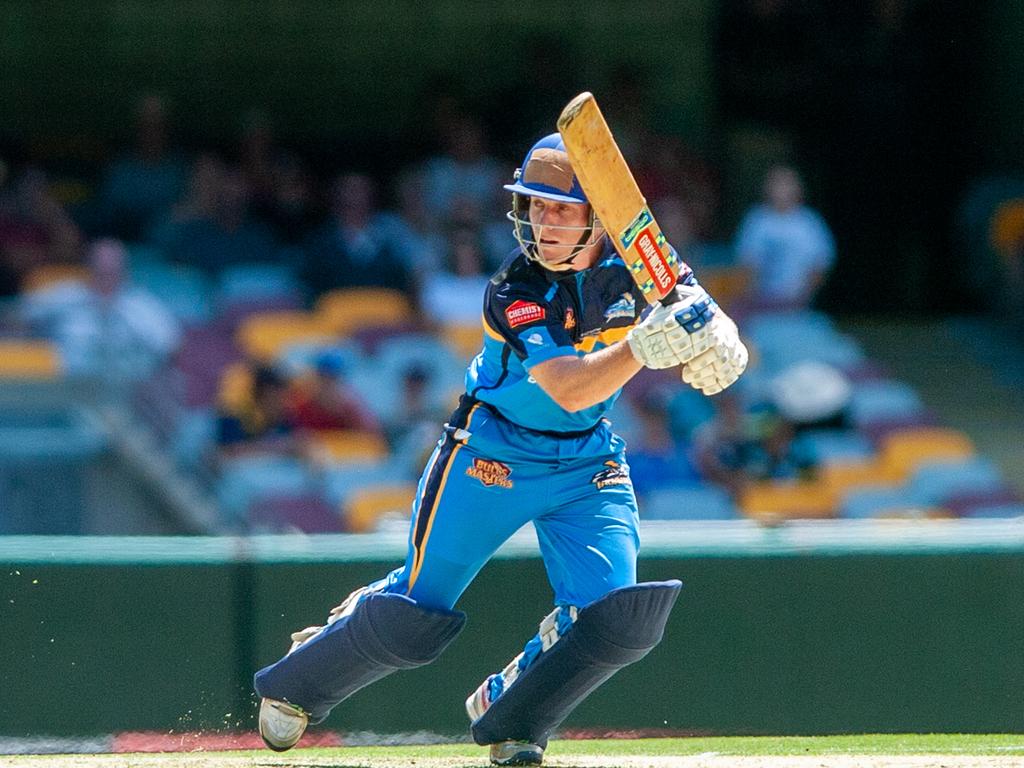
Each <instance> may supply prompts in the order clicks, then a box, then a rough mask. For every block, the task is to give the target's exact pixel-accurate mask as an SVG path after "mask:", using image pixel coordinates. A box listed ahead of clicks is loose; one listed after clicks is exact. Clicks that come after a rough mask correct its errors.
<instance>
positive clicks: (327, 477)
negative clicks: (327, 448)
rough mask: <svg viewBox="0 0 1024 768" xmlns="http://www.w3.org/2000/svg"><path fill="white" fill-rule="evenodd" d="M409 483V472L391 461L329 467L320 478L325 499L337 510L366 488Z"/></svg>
mask: <svg viewBox="0 0 1024 768" xmlns="http://www.w3.org/2000/svg"><path fill="white" fill-rule="evenodd" d="M407 482H409V477H408V472H407V471H406V470H405V469H404V468H403V467H401V466H399V465H397V464H395V463H394V462H391V461H389V462H382V463H378V464H339V465H336V466H328V467H327V468H326V469H324V471H323V473H322V477H321V478H320V485H321V491H322V493H323V496H324V498H326V499H327V502H328V503H329V504H331V505H333V506H334V507H335V508H336V509H344V508H345V505H346V504H348V501H349V499H350V498H352V496H353V495H354V494H355V493H357V492H359V491H361V490H362V489H364V488H372V487H374V486H382V485H401V484H403V483H407Z"/></svg>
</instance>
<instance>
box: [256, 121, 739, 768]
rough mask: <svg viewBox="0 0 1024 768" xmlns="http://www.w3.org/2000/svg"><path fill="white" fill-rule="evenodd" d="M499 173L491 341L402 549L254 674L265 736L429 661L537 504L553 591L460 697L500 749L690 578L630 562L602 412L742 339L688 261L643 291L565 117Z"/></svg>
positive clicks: (285, 738) (521, 744)
mask: <svg viewBox="0 0 1024 768" xmlns="http://www.w3.org/2000/svg"><path fill="white" fill-rule="evenodd" d="M505 189H507V190H509V191H510V192H511V193H512V210H511V211H510V212H509V214H508V216H509V218H510V219H511V221H512V222H513V225H514V229H515V236H516V239H517V241H518V243H519V247H518V248H517V249H516V251H515V252H513V253H512V254H511V255H510V256H509V257H508V258H507V259H506V261H505V262H504V264H503V265H502V267H501V268H500V270H499V271H498V272H497V274H495V275H494V276H493V277H492V278H491V280H490V284H489V285H488V287H487V290H486V292H485V295H484V302H483V305H484V306H483V330H484V343H483V350H482V351H481V352H480V353H479V354H478V355H477V356H476V358H475V359H473V361H472V362H471V363H470V365H469V369H468V370H467V372H466V392H465V394H464V395H463V396H462V398H461V401H460V403H459V406H458V408H456V410H455V412H454V413H453V414H452V416H451V419H450V420H449V422H448V423H447V424H446V425H445V426H444V432H443V434H442V436H441V439H440V440H439V442H438V444H437V447H436V448H435V450H434V452H433V454H432V455H431V457H430V459H429V461H428V462H427V466H426V468H425V469H424V471H423V475H422V477H421V478H420V481H419V486H418V489H417V494H416V499H415V501H414V502H413V508H412V522H411V525H410V530H409V547H408V554H407V556H406V560H405V564H404V565H403V566H402V567H400V568H398V569H396V570H394V571H392V572H391V573H390V574H388V575H387V576H386V577H384V578H383V579H381V580H380V581H377V582H374V583H372V584H370V585H368V586H366V587H362V588H360V589H357V590H356V591H355V592H353V593H352V594H351V595H349V596H348V597H347V598H346V599H345V601H344V602H343V603H342V604H341V605H339V606H338V607H337V608H335V609H334V610H333V611H331V614H330V618H329V619H328V621H327V624H325V625H324V626H319V627H310V628H308V629H305V630H303V631H301V632H296V633H295V634H293V635H292V641H293V642H292V646H291V650H290V651H289V652H288V654H287V655H285V656H284V657H283V658H282V659H281V660H280V661H278V662H276V663H274V664H271V665H270V666H268V667H265V668H264V669H262V670H260V671H259V672H257V673H256V676H255V688H256V691H257V693H258V694H259V695H260V696H261V697H262V703H261V706H260V715H259V730H260V734H261V735H262V737H263V740H264V741H265V742H266V744H267V746H269V747H270V748H271V749H274V750H278V751H283V750H286V749H289V748H291V747H292V746H294V745H295V744H296V742H298V740H299V738H300V737H301V736H302V734H303V732H304V731H305V729H306V726H307V725H308V724H309V723H318V722H320V721H322V720H323V719H324V718H325V717H327V715H328V713H329V712H330V711H331V709H332V708H333V707H335V706H336V705H337V704H338V703H339V702H341V701H342V700H343V699H345V698H346V697H348V696H349V695H351V694H352V693H354V692H355V691H357V690H359V689H360V688H362V687H364V686H366V685H369V684H370V683H372V682H374V681H376V680H379V679H381V678H383V677H384V676H386V675H389V674H390V673H392V672H394V671H395V670H398V669H408V668H412V667H417V666H420V665H423V664H427V663H429V662H432V661H434V660H435V659H436V658H437V657H438V656H439V655H440V654H441V652H442V651H443V650H444V649H445V647H446V646H447V645H448V644H449V643H450V642H451V641H452V640H453V639H454V638H455V636H456V635H458V633H459V631H460V630H461V629H462V625H463V622H464V621H465V614H463V613H461V612H459V611H457V610H455V609H454V606H455V604H456V602H457V601H458V599H459V596H460V595H461V594H462V593H463V591H464V590H465V589H466V587H467V586H469V584H470V582H471V581H472V580H473V578H474V577H475V576H476V574H477V573H478V572H479V571H480V569H481V568H482V567H483V566H484V564H485V563H486V562H487V561H488V559H489V558H490V557H491V556H492V555H493V554H494V552H495V551H496V550H497V549H498V547H500V546H501V544H502V543H503V542H504V541H505V540H506V539H508V538H509V537H510V536H511V535H512V534H513V533H514V532H515V531H516V530H518V529H519V528H520V527H521V526H523V525H524V524H526V523H532V524H533V526H534V528H535V530H536V532H537V539H538V541H539V544H540V551H541V555H542V557H543V560H544V566H545V568H546V570H547V574H548V579H549V581H550V583H551V587H552V589H553V591H554V606H555V607H554V610H553V611H552V612H551V613H550V614H548V616H547V617H545V618H544V620H543V621H541V623H540V629H539V631H538V632H537V634H536V635H534V636H533V638H532V639H530V640H529V641H528V642H527V643H526V645H525V647H524V649H523V651H522V652H521V653H520V654H519V655H518V656H516V657H515V658H514V659H512V661H510V662H509V664H508V665H507V666H506V667H505V668H504V669H502V670H500V671H498V672H496V673H495V674H492V675H490V676H489V677H487V678H486V679H485V680H484V681H483V682H482V683H481V684H480V687H479V688H477V690H476V691H474V692H473V693H472V694H470V696H469V698H468V700H467V701H466V710H467V712H468V714H469V718H470V721H471V730H472V734H473V738H474V740H475V741H476V742H477V743H478V744H480V745H489V746H490V760H491V762H492V763H493V764H494V765H538V764H540V763H541V761H542V759H543V756H544V749H545V747H546V745H547V741H548V738H549V736H550V734H551V733H552V731H553V730H554V729H555V728H557V727H558V726H559V725H560V724H561V723H562V721H563V720H564V719H565V718H566V717H567V716H568V715H569V713H571V712H572V711H573V709H574V708H575V707H576V706H577V705H578V704H579V703H580V702H581V701H582V700H583V699H584V698H586V697H587V696H588V695H589V694H590V693H592V692H593V691H594V690H595V689H596V688H597V687H598V686H600V685H601V684H602V683H603V682H604V681H606V680H607V679H609V678H610V677H611V676H612V675H613V674H615V672H617V671H618V670H619V669H621V668H623V667H625V666H626V665H628V664H631V663H633V662H635V661H638V660H639V659H641V658H642V657H643V656H645V655H646V654H647V653H648V652H649V651H650V650H651V649H652V648H653V647H654V646H655V645H657V644H658V642H660V640H661V637H662V632H663V630H664V627H665V622H666V621H667V619H668V615H669V612H670V611H671V609H672V606H673V605H674V603H675V600H676V598H677V596H678V594H679V590H680V588H681V584H680V582H678V581H675V580H672V581H665V582H647V583H641V584H638V583H637V581H636V564H637V550H638V545H639V538H638V533H637V530H638V515H637V503H636V498H635V496H634V494H633V487H632V485H631V482H630V477H629V465H628V464H627V461H626V456H625V453H624V448H625V444H624V442H623V440H622V439H621V438H620V437H618V436H617V435H616V434H615V433H614V432H613V431H612V429H611V425H610V423H609V421H608V420H607V419H606V418H605V414H606V413H607V412H608V410H609V409H610V408H611V407H612V404H613V403H614V402H615V400H616V398H617V397H618V395H619V393H620V392H621V390H622V387H623V385H624V384H625V383H626V382H627V381H629V380H630V378H632V377H633V376H634V375H635V374H636V373H637V372H638V371H640V369H641V368H643V367H645V366H646V367H648V368H671V367H681V370H682V376H683V380H684V381H686V382H688V383H690V384H691V385H692V386H694V387H695V388H697V389H700V390H702V391H703V392H704V393H705V394H714V393H716V392H719V391H721V390H722V389H724V388H725V387H728V386H729V385H730V384H732V383H733V382H734V381H735V380H736V379H737V378H738V377H739V375H740V374H741V373H742V372H743V370H744V368H745V367H746V363H747V350H746V348H745V347H744V346H743V344H742V342H741V341H740V339H739V336H738V333H737V330H736V326H735V324H734V323H733V322H732V320H730V319H729V317H728V316H726V314H725V313H724V312H723V311H722V310H721V309H720V308H719V307H718V306H717V305H716V303H715V302H714V301H713V300H712V299H711V297H709V296H708V294H707V292H706V291H705V290H704V289H703V288H701V286H700V285H699V284H698V282H697V280H696V279H695V277H694V275H693V273H692V271H690V269H689V268H688V267H686V266H685V265H682V268H681V269H680V272H679V277H678V281H677V282H676V285H675V288H674V291H675V295H673V296H672V297H671V300H669V299H668V298H666V300H664V301H658V302H655V303H654V304H651V305H648V304H647V302H646V300H645V299H644V293H643V292H642V291H641V289H640V287H638V285H637V283H636V282H635V280H634V276H633V275H632V274H631V272H630V270H629V269H628V268H627V267H626V264H625V262H624V261H623V260H622V258H621V257H620V256H619V255H618V253H617V252H616V251H615V250H614V249H613V248H612V246H611V243H610V241H609V238H608V237H607V236H606V233H605V231H604V229H603V228H602V225H601V222H600V221H599V220H598V219H597V218H596V217H595V215H594V211H593V209H592V207H591V205H590V204H589V203H588V199H587V196H586V195H585V193H584V190H583V188H582V186H581V185H580V182H579V180H578V178H577V176H576V174H575V173H574V171H573V168H572V166H571V164H570V161H569V156H568V154H567V151H566V148H565V145H564V144H563V141H562V138H561V136H560V135H559V134H557V133H555V134H552V135H550V136H546V137H545V138H543V139H541V140H540V141H538V142H537V143H536V144H535V145H534V146H533V147H532V148H531V149H530V151H529V152H528V153H527V155H526V158H525V160H524V161H523V164H522V167H521V168H520V169H519V170H517V171H516V174H515V178H514V180H513V182H512V183H511V184H508V185H506V186H505ZM674 255H675V254H674V252H673V256H674Z"/></svg>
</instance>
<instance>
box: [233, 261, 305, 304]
mask: <svg viewBox="0 0 1024 768" xmlns="http://www.w3.org/2000/svg"><path fill="white" fill-rule="evenodd" d="M217 283H218V284H217V300H218V302H219V303H221V304H231V303H233V302H236V301H251V300H252V299H259V298H267V297H271V296H282V295H283V296H299V295H300V294H301V293H302V289H301V286H300V285H299V280H298V278H297V277H296V275H295V270H293V269H292V268H291V267H290V266H288V265H287V264H240V265H236V266H232V267H226V268H225V269H224V270H223V271H222V272H221V273H220V277H219V279H218V281H217Z"/></svg>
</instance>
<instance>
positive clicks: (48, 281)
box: [21, 264, 89, 293]
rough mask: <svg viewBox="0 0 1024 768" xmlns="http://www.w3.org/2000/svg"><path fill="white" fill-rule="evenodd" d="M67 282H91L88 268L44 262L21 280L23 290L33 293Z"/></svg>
mask: <svg viewBox="0 0 1024 768" xmlns="http://www.w3.org/2000/svg"><path fill="white" fill-rule="evenodd" d="M66 282H76V283H87V282H89V270H88V268H86V267H83V266H81V265H78V264H43V265H41V266H38V267H36V268H35V269H33V270H32V271H31V272H29V273H28V274H27V275H25V277H24V279H23V280H22V281H21V290H22V291H24V292H25V293H31V292H33V291H41V290H43V289H44V288H49V287H50V286H52V285H56V284H57V283H66Z"/></svg>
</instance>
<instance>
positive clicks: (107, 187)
mask: <svg viewBox="0 0 1024 768" xmlns="http://www.w3.org/2000/svg"><path fill="white" fill-rule="evenodd" d="M185 178H186V166H185V162H184V160H183V158H182V157H181V155H180V153H178V152H175V151H172V150H170V149H169V148H168V125H167V107H166V104H165V103H164V101H163V99H161V98H160V97H159V96H145V97H143V98H142V99H141V100H140V101H139V106H138V111H137V112H136V116H135V146H134V148H133V149H132V151H131V152H130V153H128V154H125V155H124V156H122V157H120V158H118V159H117V160H116V161H114V163H113V164H112V165H111V166H110V167H109V168H108V170H107V173H106V176H105V177H104V179H103V184H102V187H101V189H100V195H99V201H98V202H99V207H100V218H101V221H102V227H103V231H104V232H106V233H110V234H114V235H116V236H118V237H120V238H123V239H127V240H137V239H139V236H140V235H141V234H142V232H143V231H145V229H146V228H147V227H148V226H149V225H150V224H151V223H152V219H153V218H154V216H156V215H157V214H159V213H160V212H161V211H162V210H164V209H165V208H167V207H169V206H171V205H173V204H174V202H175V201H176V200H177V199H178V198H179V197H180V196H181V193H182V190H183V189H184V187H185Z"/></svg>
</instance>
